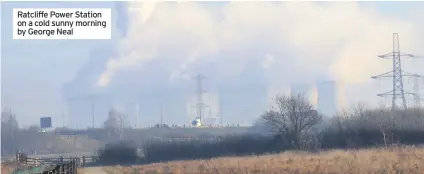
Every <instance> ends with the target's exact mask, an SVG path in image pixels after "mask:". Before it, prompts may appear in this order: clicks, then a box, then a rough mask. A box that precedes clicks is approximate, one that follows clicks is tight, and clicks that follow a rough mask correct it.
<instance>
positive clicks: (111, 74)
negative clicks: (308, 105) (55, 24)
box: [1, 2, 424, 125]
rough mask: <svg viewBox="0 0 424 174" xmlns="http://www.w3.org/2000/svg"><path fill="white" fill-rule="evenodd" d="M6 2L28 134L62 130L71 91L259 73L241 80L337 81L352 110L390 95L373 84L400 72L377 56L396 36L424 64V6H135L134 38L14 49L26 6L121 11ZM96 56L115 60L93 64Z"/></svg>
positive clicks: (6, 70) (11, 60) (6, 45)
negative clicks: (19, 14) (49, 127)
mask: <svg viewBox="0 0 424 174" xmlns="http://www.w3.org/2000/svg"><path fill="white" fill-rule="evenodd" d="M1 3H2V7H1V20H2V21H1V34H2V39H1V43H2V50H1V51H2V52H1V58H2V60H1V61H2V66H1V71H2V80H1V82H2V85H1V92H2V95H1V102H2V103H1V104H2V108H11V109H12V111H13V112H14V113H16V115H17V117H18V121H19V122H20V123H21V124H23V125H30V124H38V120H39V117H42V116H52V117H53V120H54V123H53V124H58V123H60V122H61V120H60V119H55V118H60V116H59V115H60V111H61V107H62V105H63V100H62V95H63V93H67V92H69V91H67V90H65V92H63V91H64V85H65V84H71V85H73V87H72V88H73V89H74V91H75V90H76V89H78V90H76V91H79V92H83V93H88V91H101V90H106V89H107V90H112V89H113V90H125V89H130V87H128V86H131V85H132V84H135V86H141V87H142V89H144V90H148V89H152V88H158V86H172V85H175V84H178V83H179V82H184V79H186V77H187V76H189V75H192V74H195V73H197V72H202V73H204V74H207V75H208V76H210V77H212V78H211V80H210V83H213V84H228V83H229V82H233V81H234V79H237V78H238V77H239V74H241V73H242V72H249V73H245V74H248V75H244V76H243V79H239V80H240V81H242V82H243V83H254V82H255V81H256V82H258V83H268V84H269V88H270V89H273V90H275V91H281V90H284V88H287V87H288V86H289V85H290V84H292V83H314V82H316V81H320V80H328V79H332V80H337V81H339V82H342V83H343V84H344V86H345V91H346V92H345V93H346V94H345V95H346V100H347V101H346V102H347V103H349V104H351V103H357V102H371V104H375V103H376V102H378V98H377V97H376V96H375V93H376V92H377V91H381V92H385V91H388V90H390V86H386V85H385V83H383V82H381V84H384V85H381V84H380V85H378V84H377V83H371V80H370V79H369V77H370V76H372V75H375V74H379V73H384V72H386V71H388V68H390V61H389V60H379V59H378V58H376V55H378V54H385V53H388V52H390V51H391V40H392V38H391V36H392V33H393V32H399V33H400V38H401V50H403V52H407V53H414V54H417V55H424V49H423V48H424V44H423V41H424V23H423V21H424V10H423V9H424V2H374V3H371V2H366V3H354V2H325V3H323V2H313V3H312V2H256V3H252V2H208V3H204V2H184V3H175V2H173V3H169V2H167V3H152V2H150V3H134V2H133V3H130V5H129V7H130V10H129V16H128V20H129V26H128V31H127V32H128V36H127V37H124V38H119V34H118V33H119V31H118V30H116V29H115V28H114V29H113V33H114V34H113V38H114V39H113V40H111V41H86V40H84V41H76V40H70V41H68V40H61V41H59V40H56V41H54V40H38V41H36V40H27V41H24V40H13V39H12V25H11V23H12V15H11V14H12V8H23V7H28V8H29V7H48V8H54V7H71V8H75V7H107V8H112V9H115V4H114V3H113V2H43V3H40V2H31V3H24V2H1ZM113 25H116V23H114V24H113ZM92 50H99V51H98V52H101V53H103V54H106V53H105V52H107V51H109V52H113V53H111V54H106V55H110V57H98V56H97V57H96V56H92V57H90V52H91V51H92ZM111 50H114V51H111ZM90 59H91V60H90ZM411 61H413V60H408V61H407V62H406V61H405V64H404V65H405V67H407V68H408V70H407V71H410V72H417V71H421V73H424V68H423V67H424V64H423V62H424V61H413V63H411ZM78 74H80V75H78ZM406 84H407V85H408V83H406ZM125 86H126V87H125ZM409 86H410V85H409ZM422 86H424V84H422ZM378 88H380V89H378ZM72 95H74V94H72Z"/></svg>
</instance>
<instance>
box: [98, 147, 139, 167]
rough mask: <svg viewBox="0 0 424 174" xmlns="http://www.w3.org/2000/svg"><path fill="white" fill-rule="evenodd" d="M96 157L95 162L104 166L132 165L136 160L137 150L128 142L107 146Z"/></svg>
mask: <svg viewBox="0 0 424 174" xmlns="http://www.w3.org/2000/svg"><path fill="white" fill-rule="evenodd" d="M98 155H99V159H98V161H97V162H98V163H99V164H106V165H116V164H132V163H135V162H136V161H137V159H138V156H137V149H136V148H135V147H134V146H133V145H132V144H131V143H128V142H118V143H113V144H107V145H106V146H105V148H103V149H100V150H99V152H98Z"/></svg>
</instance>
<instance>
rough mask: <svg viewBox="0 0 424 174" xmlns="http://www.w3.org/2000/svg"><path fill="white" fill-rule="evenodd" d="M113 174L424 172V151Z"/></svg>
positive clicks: (230, 161) (260, 159)
mask: <svg viewBox="0 0 424 174" xmlns="http://www.w3.org/2000/svg"><path fill="white" fill-rule="evenodd" d="M104 170H105V171H106V173H109V174H124V173H128V174H129V173H146V174H148V173H151V174H153V173H162V174H165V173H172V174H189V173H192V174H194V173H196V174H201V173H205V174H206V173H208V174H213V173H221V174H226V173H235V174H237V173H243V174H246V173H264V174H272V173H323V174H324V173H340V174H349V173H352V174H358V173H361V174H362V173H393V174H395V173H408V174H412V173H417V174H418V173H420V174H422V173H424V148H414V147H404V148H395V147H393V148H389V149H364V150H348V151H345V150H333V151H325V152H320V153H306V152H285V153H281V154H275V155H263V156H249V157H222V158H215V159H210V160H193V161H174V162H168V163H156V164H149V165H139V166H129V167H123V166H111V167H105V168H104Z"/></svg>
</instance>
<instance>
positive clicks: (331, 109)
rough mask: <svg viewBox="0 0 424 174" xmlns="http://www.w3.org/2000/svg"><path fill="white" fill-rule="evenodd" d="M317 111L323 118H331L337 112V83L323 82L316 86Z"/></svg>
mask: <svg viewBox="0 0 424 174" xmlns="http://www.w3.org/2000/svg"><path fill="white" fill-rule="evenodd" d="M317 92H318V110H319V111H320V112H321V113H322V114H324V115H325V116H333V115H334V114H335V113H336V112H337V83H336V82H335V81H324V82H319V83H318V84H317Z"/></svg>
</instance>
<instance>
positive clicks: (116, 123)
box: [104, 108, 127, 139]
mask: <svg viewBox="0 0 424 174" xmlns="http://www.w3.org/2000/svg"><path fill="white" fill-rule="evenodd" d="M126 126H127V124H126V119H125V115H124V114H122V113H121V112H119V111H118V110H116V109H115V108H112V109H110V111H109V115H108V118H107V120H106V121H105V122H104V128H105V129H107V130H108V131H109V135H110V133H111V132H113V133H114V134H115V135H116V134H118V135H119V138H120V139H123V129H124V128H125V127H126Z"/></svg>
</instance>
